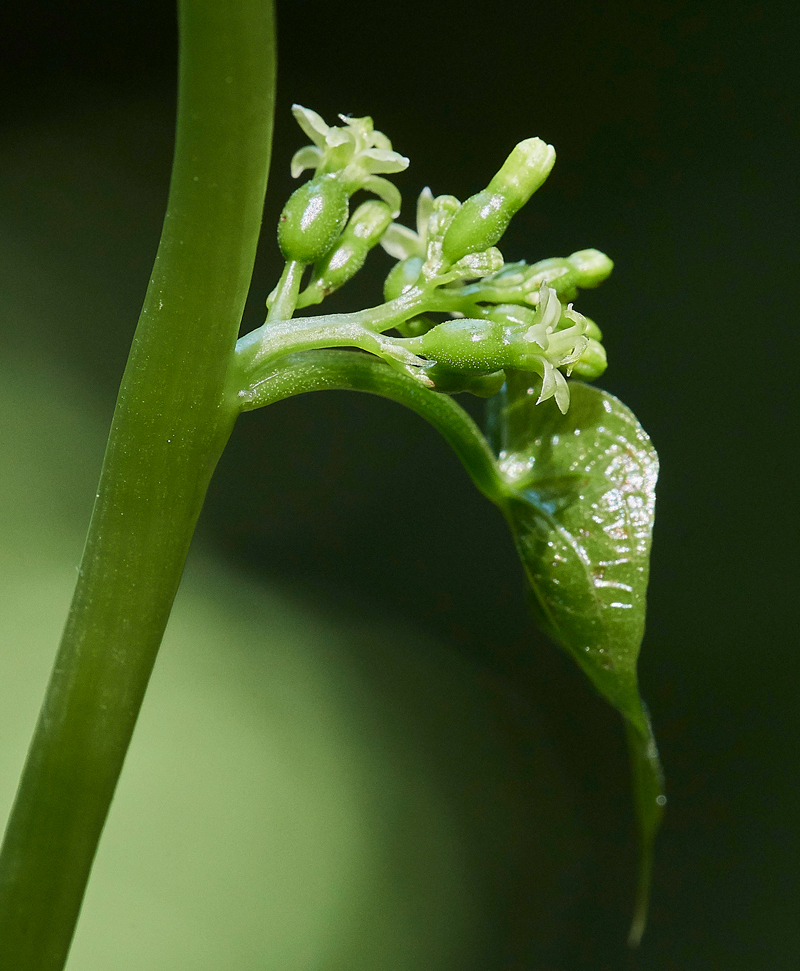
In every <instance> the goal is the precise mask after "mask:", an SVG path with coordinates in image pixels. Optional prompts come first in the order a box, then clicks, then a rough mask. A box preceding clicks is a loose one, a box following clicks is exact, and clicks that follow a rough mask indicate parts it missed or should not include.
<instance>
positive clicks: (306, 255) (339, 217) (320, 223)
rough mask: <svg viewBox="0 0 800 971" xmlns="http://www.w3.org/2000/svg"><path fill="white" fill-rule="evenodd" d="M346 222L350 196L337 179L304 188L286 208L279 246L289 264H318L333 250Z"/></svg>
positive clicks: (321, 180)
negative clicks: (291, 261)
mask: <svg viewBox="0 0 800 971" xmlns="http://www.w3.org/2000/svg"><path fill="white" fill-rule="evenodd" d="M346 222H347V193H346V192H345V190H344V188H343V186H342V185H341V183H340V182H339V180H338V179H337V178H336V176H335V175H323V176H320V177H319V178H316V179H312V180H311V181H310V182H306V183H305V185H301V186H300V188H299V189H296V190H295V191H294V192H293V193H292V194H291V195H290V196H289V200H288V202H287V203H286V205H285V206H284V207H283V212H282V213H281V216H280V220H279V222H278V243H279V245H280V248H281V252H282V253H283V255H284V256H285V257H286V259H287V260H296V261H298V262H299V263H316V262H317V260H320V259H322V257H323V256H325V254H326V253H327V252H328V250H330V248H331V247H332V246H333V244H334V243H335V242H336V240H337V238H338V237H339V234H340V233H341V232H342V229H343V228H344V224H345V223H346Z"/></svg>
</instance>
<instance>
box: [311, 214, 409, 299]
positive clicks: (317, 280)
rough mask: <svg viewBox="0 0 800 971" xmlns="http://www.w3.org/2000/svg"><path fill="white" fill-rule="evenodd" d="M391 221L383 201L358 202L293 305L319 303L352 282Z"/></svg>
mask: <svg viewBox="0 0 800 971" xmlns="http://www.w3.org/2000/svg"><path fill="white" fill-rule="evenodd" d="M391 221H392V210H391V209H390V208H389V207H388V206H387V205H386V203H385V202H378V201H377V200H376V199H370V200H369V202H364V203H362V204H361V205H360V206H359V207H358V209H356V211H355V212H354V213H353V215H352V217H351V219H350V222H349V223H348V224H347V226H346V227H345V230H344V232H343V233H342V235H341V236H340V237H339V241H338V242H337V243H335V244H334V247H333V249H331V250H329V251H328V253H327V255H326V256H324V257H323V259H322V260H321V261H320V262H318V263H317V265H316V266H315V267H314V278H313V279H312V281H311V283H310V284H309V286H308V287H307V289H306V290H305V291H304V293H303V294H302V295H301V297H300V300H299V301H298V303H297V306H298V307H307V306H309V304H313V303H320V302H321V301H322V300H323V298H324V297H326V296H328V294H330V293H333V291H334V290H338V289H339V287H341V286H342V285H343V284H345V283H347V281H348V280H350V279H352V278H353V277H354V276H355V275H356V273H358V271H359V270H360V269H361V267H362V266H363V265H364V260H365V259H366V258H367V253H369V251H370V250H371V249H372V247H373V246H376V245H377V243H378V242H379V241H380V238H381V236H382V235H383V234H384V232H385V231H386V227H387V226H388V225H389V223H390V222H391Z"/></svg>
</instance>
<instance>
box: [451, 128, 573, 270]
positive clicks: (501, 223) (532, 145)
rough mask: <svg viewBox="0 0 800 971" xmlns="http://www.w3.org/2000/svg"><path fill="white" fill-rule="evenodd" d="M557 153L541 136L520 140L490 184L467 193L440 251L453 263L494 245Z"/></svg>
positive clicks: (550, 166) (545, 174) (536, 186)
mask: <svg viewBox="0 0 800 971" xmlns="http://www.w3.org/2000/svg"><path fill="white" fill-rule="evenodd" d="M555 158H556V153H555V150H554V149H553V147H552V145H548V144H547V143H546V142H543V141H542V140H541V138H528V139H526V140H525V141H524V142H520V143H519V145H517V146H516V147H515V148H514V150H513V152H512V153H511V154H510V155H509V156H508V158H507V159H506V161H505V162H504V163H503V166H502V168H501V169H500V171H499V172H498V173H497V174H496V175H495V177H494V178H493V179H492V181H491V182H490V183H489V185H488V186H487V187H486V188H485V189H484V190H483V191H482V192H478V193H477V194H476V195H474V196H470V198H469V199H467V201H466V202H465V203H464V205H463V206H462V207H461V209H459V211H458V212H457V213H456V215H455V216H454V217H453V221H452V222H451V223H450V226H449V227H448V229H447V232H446V233H445V236H444V240H443V241H442V254H443V256H444V258H445V260H447V261H448V263H455V262H457V261H458V260H460V259H462V257H464V256H466V255H467V254H468V253H477V252H479V251H480V250H485V249H488V248H489V247H490V246H494V244H495V243H496V242H498V240H499V239H500V237H501V236H502V235H503V233H504V232H505V231H506V229H507V228H508V224H509V223H510V222H511V217H512V216H513V215H514V214H515V213H516V212H518V210H519V209H521V208H522V206H524V205H525V203H526V202H527V201H528V199H530V197H531V196H532V195H533V193H534V192H535V191H536V190H537V189H538V188H539V186H540V185H541V184H542V183H543V182H544V180H545V179H546V178H547V176H548V175H549V174H550V170H551V169H552V167H553V164H554V162H555Z"/></svg>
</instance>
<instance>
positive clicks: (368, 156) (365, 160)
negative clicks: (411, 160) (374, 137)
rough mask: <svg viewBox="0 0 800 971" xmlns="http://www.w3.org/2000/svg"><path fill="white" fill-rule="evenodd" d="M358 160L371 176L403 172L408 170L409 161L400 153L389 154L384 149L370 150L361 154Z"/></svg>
mask: <svg viewBox="0 0 800 971" xmlns="http://www.w3.org/2000/svg"><path fill="white" fill-rule="evenodd" d="M358 160H359V161H360V162H361V165H362V166H363V168H364V171H365V172H369V173H370V174H371V175H377V174H379V173H386V174H391V173H392V172H402V171H404V170H405V169H407V168H408V159H407V158H406V157H405V155H401V154H400V153H399V152H389V151H387V150H386V149H384V148H368V149H365V151H363V152H360V153H359V155H358Z"/></svg>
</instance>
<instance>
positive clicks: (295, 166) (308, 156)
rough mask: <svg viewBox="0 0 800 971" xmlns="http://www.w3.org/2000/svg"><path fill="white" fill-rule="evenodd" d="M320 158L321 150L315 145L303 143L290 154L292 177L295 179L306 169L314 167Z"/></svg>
mask: <svg viewBox="0 0 800 971" xmlns="http://www.w3.org/2000/svg"><path fill="white" fill-rule="evenodd" d="M321 159H322V152H321V150H320V149H318V148H317V146H316V145H304V146H303V147H302V148H299V149H298V150H297V151H296V152H295V153H294V155H293V156H292V165H291V171H292V178H293V179H296V178H297V177H298V176H299V175H302V173H303V172H305V170H306V169H315V168H316V167H317V166H318V165H319V163H320V160H321Z"/></svg>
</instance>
